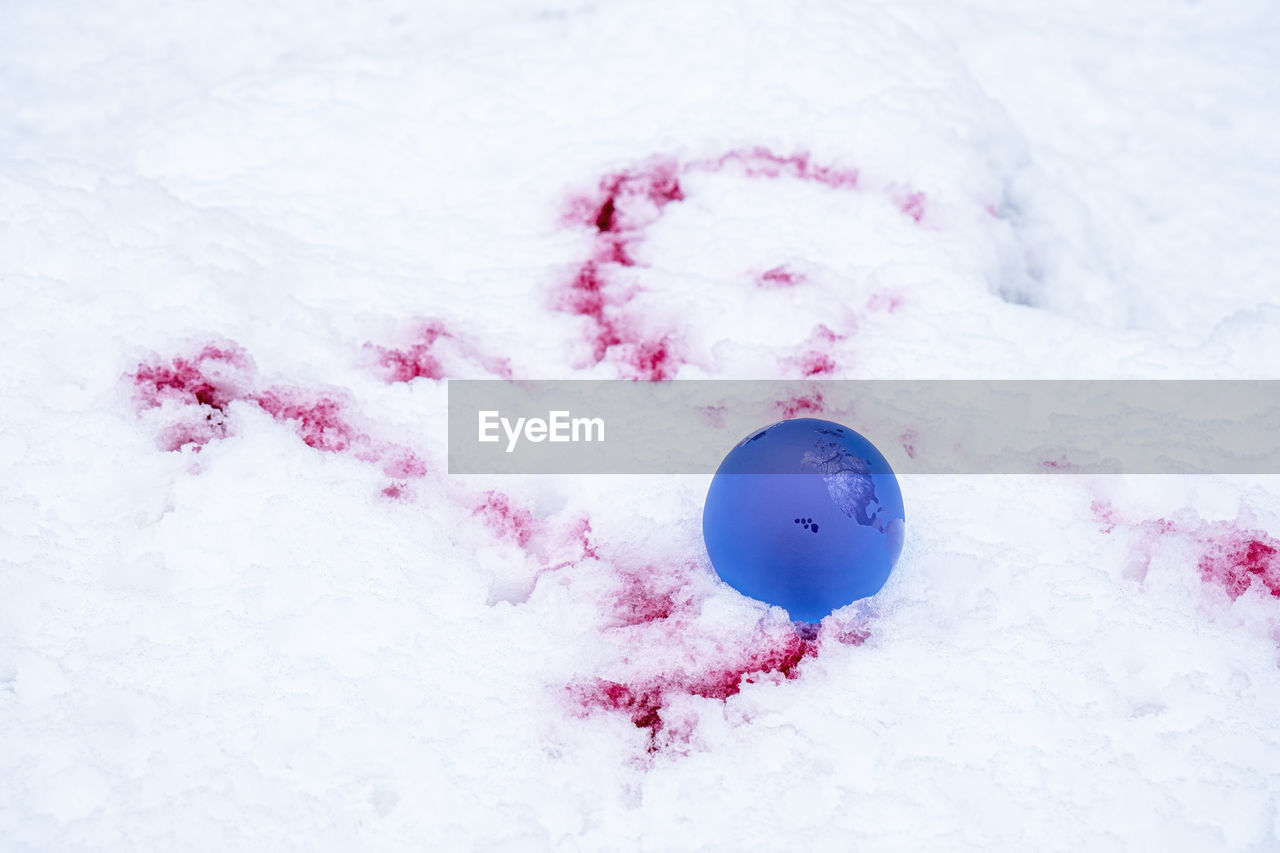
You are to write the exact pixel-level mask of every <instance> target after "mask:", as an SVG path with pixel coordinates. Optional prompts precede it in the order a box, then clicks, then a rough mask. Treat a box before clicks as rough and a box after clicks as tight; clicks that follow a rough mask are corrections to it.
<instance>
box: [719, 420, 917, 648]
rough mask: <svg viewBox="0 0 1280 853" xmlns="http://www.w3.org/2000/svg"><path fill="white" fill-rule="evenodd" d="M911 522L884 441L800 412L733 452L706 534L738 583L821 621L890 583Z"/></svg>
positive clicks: (729, 578) (799, 616) (723, 466)
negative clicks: (878, 444) (883, 449)
mask: <svg viewBox="0 0 1280 853" xmlns="http://www.w3.org/2000/svg"><path fill="white" fill-rule="evenodd" d="M904 523H905V516H904V514H903V510H902V491H901V489H899V487H898V478H897V477H895V476H894V475H893V470H892V469H891V468H890V467H889V463H888V462H887V461H885V458H884V456H883V455H881V453H880V451H878V450H876V448H875V445H873V444H872V443H871V442H870V441H867V439H865V438H863V437H862V436H861V435H859V434H858V433H856V432H854V431H853V430H851V429H849V428H848V427H846V426H841V425H840V424H837V423H832V422H831V421H824V420H818V419H817V418H795V419H794V420H787V421H780V422H779V423H776V424H774V425H773V426H770V427H766V428H764V429H762V430H758V431H757V432H754V433H752V434H751V435H750V436H748V437H747V438H744V439H743V440H742V441H741V442H739V443H738V446H737V447H735V448H733V450H731V451H729V455H728V456H726V457H725V458H724V461H723V462H721V463H720V468H719V470H717V471H716V475H715V477H714V478H713V479H712V481H711V488H710V489H708V490H707V500H706V504H705V505H704V506H703V509H702V538H703V540H704V541H705V542H706V545H707V555H708V556H709V557H710V558H711V564H712V566H714V567H715V570H716V574H718V575H719V576H720V578H721V579H722V580H724V582H725V583H727V584H729V586H731V587H733V588H734V589H736V590H738V591H739V592H741V593H742V594H743V595H747V596H750V597H751V598H755V599H758V600H760V601H763V602H766V603H768V604H776V605H778V606H779V607H782V608H784V609H785V610H786V611H787V612H788V613H789V614H790V615H791V618H792V619H794V620H796V621H801V622H818V621H821V619H822V618H823V617H824V616H826V615H827V614H828V613H831V612H832V611H833V610H836V609H838V608H840V607H844V606H845V605H846V604H850V603H852V602H854V601H857V600H858V599H860V598H866V597H867V596H869V595H874V594H875V593H876V592H878V591H879V590H880V588H881V587H882V586H884V582H885V581H886V580H888V578H889V572H890V571H891V570H892V569H893V564H894V563H896V562H897V560H898V555H899V554H900V553H901V552H902V537H903V525H904Z"/></svg>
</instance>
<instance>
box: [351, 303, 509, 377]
mask: <svg viewBox="0 0 1280 853" xmlns="http://www.w3.org/2000/svg"><path fill="white" fill-rule="evenodd" d="M365 348H366V349H369V350H372V351H373V352H374V353H375V354H376V358H377V365H378V368H379V370H380V371H381V373H382V376H383V378H384V379H385V380H386V381H387V382H393V383H394V382H411V381H413V380H414V379H435V380H438V379H444V378H446V376H447V373H448V371H447V368H446V360H448V361H449V362H451V363H453V364H455V366H456V365H457V363H458V362H465V363H466V364H476V365H479V366H480V368H481V369H482V370H483V371H484V372H485V373H488V374H490V375H493V376H498V377H500V378H503V379H510V378H511V364H510V362H509V361H508V360H507V359H504V358H495V357H492V356H489V355H486V354H485V353H483V352H482V351H481V350H480V348H479V347H478V346H476V345H475V344H474V343H472V342H471V341H470V340H468V339H466V338H464V337H461V336H459V335H456V334H454V333H452V332H450V331H449V330H448V329H447V328H446V327H445V325H444V322H443V321H441V320H439V319H428V320H423V321H420V322H419V323H418V324H417V328H416V329H414V331H413V334H412V339H411V340H410V342H409V343H407V344H406V345H404V346H400V347H384V346H379V345H378V344H374V343H372V342H369V343H366V344H365Z"/></svg>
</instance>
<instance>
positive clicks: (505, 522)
mask: <svg viewBox="0 0 1280 853" xmlns="http://www.w3.org/2000/svg"><path fill="white" fill-rule="evenodd" d="M471 514H472V515H478V516H480V517H481V518H483V519H484V521H485V522H486V523H487V524H488V525H489V529H491V530H492V531H493V532H494V535H496V536H498V537H499V538H502V539H510V540H511V541H513V542H515V543H516V544H517V545H519V546H520V547H521V548H523V547H525V546H526V545H528V544H529V539H530V538H531V537H532V536H533V533H534V521H533V513H532V512H530V511H529V510H528V509H525V508H524V507H518V506H514V505H513V504H512V503H511V498H510V497H508V496H507V495H505V494H503V493H502V492H498V491H489V492H485V499H484V502H483V503H482V504H480V506H478V507H476V508H475V509H474V510H473V511H472V513H471Z"/></svg>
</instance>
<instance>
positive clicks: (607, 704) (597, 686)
mask: <svg viewBox="0 0 1280 853" xmlns="http://www.w3.org/2000/svg"><path fill="white" fill-rule="evenodd" d="M817 654H818V642H817V640H816V639H805V638H802V637H801V636H800V634H799V633H797V632H796V631H794V630H791V631H788V632H787V634H786V635H784V636H782V637H780V638H770V639H766V640H765V641H764V642H763V643H762V644H761V645H760V646H758V647H757V648H755V649H748V650H745V654H743V655H741V656H740V657H739V658H737V659H736V660H734V661H732V662H731V663H729V664H727V665H713V666H710V667H709V668H708V669H707V670H705V671H703V672H696V673H688V672H684V671H680V670H675V671H672V672H671V673H669V674H666V675H657V676H653V677H650V678H643V679H637V680H634V681H631V682H629V683H623V682H618V681H612V680H609V679H605V678H593V679H589V680H586V681H581V682H576V683H574V684H570V685H569V686H568V688H567V689H568V692H569V696H570V697H571V699H572V700H573V701H574V702H575V703H576V704H577V705H578V706H579V708H580V709H581V710H582V712H583V713H590V712H591V711H594V710H605V711H614V712H618V713H623V714H626V715H627V716H628V717H629V718H630V720H631V723H632V725H634V726H635V727H636V728H638V729H645V730H647V731H648V734H649V738H648V745H647V747H646V749H647V751H648V752H649V753H655V752H658V751H660V750H661V749H662V748H663V747H664V746H666V745H669V744H670V743H671V739H670V738H664V737H663V735H664V733H665V734H671V733H670V732H667V720H666V719H665V718H664V713H663V712H664V711H665V710H666V709H667V707H668V705H669V703H670V701H671V699H672V698H673V697H675V696H678V695H685V696H700V697H703V698H706V699H715V700H717V701H720V702H726V701H728V700H729V699H730V698H731V697H733V696H736V695H737V694H738V693H740V692H741V691H742V686H743V685H744V684H752V683H755V682H757V681H760V680H763V679H767V678H773V679H778V678H781V679H795V678H798V677H799V675H800V664H801V662H802V661H803V660H804V659H805V658H807V657H814V656H816V655H817ZM689 731H690V730H689V729H684V730H682V731H681V732H680V733H677V735H676V738H677V739H687V735H688V732H689Z"/></svg>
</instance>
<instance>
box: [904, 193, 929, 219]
mask: <svg viewBox="0 0 1280 853" xmlns="http://www.w3.org/2000/svg"><path fill="white" fill-rule="evenodd" d="M924 203H925V194H924V193H922V192H910V193H907V195H906V196H904V197H903V198H902V199H901V201H899V202H898V209H899V210H901V211H902V212H903V213H905V214H906V215H907V216H910V217H911V218H912V219H913V220H915V221H916V222H917V223H919V222H920V221H921V220H922V219H924Z"/></svg>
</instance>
